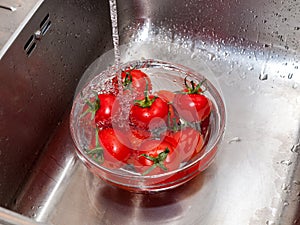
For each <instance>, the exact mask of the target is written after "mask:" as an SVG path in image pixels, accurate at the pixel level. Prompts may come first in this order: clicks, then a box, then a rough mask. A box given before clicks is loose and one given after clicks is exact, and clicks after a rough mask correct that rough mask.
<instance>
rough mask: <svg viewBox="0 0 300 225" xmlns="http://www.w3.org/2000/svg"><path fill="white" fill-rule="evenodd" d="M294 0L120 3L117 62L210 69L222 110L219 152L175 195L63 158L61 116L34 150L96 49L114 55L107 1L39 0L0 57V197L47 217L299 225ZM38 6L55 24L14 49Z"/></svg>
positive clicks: (299, 105)
mask: <svg viewBox="0 0 300 225" xmlns="http://www.w3.org/2000/svg"><path fill="white" fill-rule="evenodd" d="M105 3H106V4H107V5H105ZM58 5H59V6H60V7H57V6H58ZM100 5H101V6H100ZM103 5H105V7H104V6H103ZM278 5H280V7H278ZM170 6H172V7H170ZM103 7H104V8H103ZM299 7H300V5H299V4H298V2H297V1H293V0H288V1H281V2H278V1H271V0H263V1H259V0H255V1H247V0H239V1H198V0H165V1H160V0H152V1H130V0H126V1H125V0H119V1H118V9H119V17H120V18H119V24H120V35H121V44H123V45H122V48H121V57H122V60H124V61H126V60H132V59H140V58H158V59H161V60H166V61H171V62H175V63H180V64H184V65H185V66H187V67H191V68H192V69H194V70H197V71H199V72H200V73H203V74H205V75H206V76H209V78H210V80H214V81H215V83H217V84H218V85H219V87H220V89H221V90H222V93H223V96H224V99H225V103H226V109H227V115H228V123H227V127H226V136H225V138H224V141H223V143H222V146H221V151H220V152H219V154H218V155H217V158H216V160H215V162H214V163H213V164H212V166H211V167H210V168H209V169H208V170H207V171H206V172H205V173H203V174H201V175H200V176H198V177H196V178H195V179H194V180H192V181H190V182H189V183H187V184H186V185H184V186H182V187H179V188H177V189H174V190H172V191H168V192H161V193H156V194H149V195H143V194H134V193H130V192H125V191H122V190H119V189H116V188H114V187H111V186H109V185H106V184H104V183H103V182H102V181H100V180H98V179H96V178H95V177H93V175H91V174H90V173H89V172H88V171H87V170H86V169H85V168H84V167H83V165H82V164H81V163H79V162H78V161H74V164H72V163H71V162H70V161H69V160H71V159H72V157H74V152H73V150H74V149H73V145H72V142H71V139H70V136H69V132H68V129H67V128H68V126H67V121H68V120H67V118H64V119H63V120H64V121H65V122H63V123H62V124H61V126H60V127H59V128H58V129H55V130H54V129H51V133H52V135H51V137H52V138H51V139H50V140H49V142H48V143H49V145H47V146H45V148H43V151H42V150H39V149H37V147H36V146H37V145H36V143H38V142H39V141H40V140H41V138H42V137H45V135H46V133H47V132H46V131H47V130H48V129H49V127H50V125H49V124H52V125H53V124H55V122H53V121H54V120H55V121H56V122H57V121H58V120H60V118H61V115H62V113H63V112H64V111H67V110H69V108H68V107H67V105H68V104H69V103H70V99H71V98H72V97H71V95H72V94H71V93H74V91H75V86H76V84H77V81H78V79H79V78H80V75H81V74H82V73H83V72H84V71H85V68H87V66H88V65H90V64H91V63H92V62H93V61H94V60H95V59H96V58H98V57H99V56H100V57H99V58H98V60H96V61H95V62H94V63H95V65H97V66H96V68H98V69H99V70H104V69H105V68H107V66H109V65H111V63H112V62H113V51H108V52H106V51H107V50H108V49H111V48H112V41H111V39H110V24H109V11H108V2H107V1H104V0H103V1H96V0H95V1H92V0H91V1H58V0H57V1H47V2H45V4H43V7H41V8H40V10H38V12H37V13H36V15H35V16H34V17H32V20H30V19H29V18H31V16H32V15H30V17H28V20H27V21H26V23H27V22H31V23H32V24H30V26H28V27H26V29H25V30H24V31H23V32H20V30H19V32H18V34H20V36H19V37H18V38H17V39H15V38H16V37H17V35H16V36H15V38H14V39H13V40H12V41H11V43H10V44H12V43H13V42H14V40H16V42H14V43H13V45H11V47H10V48H8V47H7V48H6V49H5V52H6V50H8V51H7V54H6V55H5V57H3V59H2V60H1V61H0V71H1V73H0V74H2V76H3V77H1V78H3V79H1V80H3V81H4V82H1V83H0V94H1V96H7V97H6V98H1V100H0V103H1V106H4V107H3V110H2V111H0V117H1V119H2V120H0V121H1V125H2V123H3V125H4V126H1V127H5V128H6V129H5V130H0V131H1V132H2V133H1V134H3V133H4V132H7V131H9V132H10V133H4V134H5V135H4V136H3V137H4V138H2V136H1V139H0V144H1V157H2V158H3V159H5V160H3V161H2V162H1V163H0V166H1V169H3V170H2V171H4V174H5V176H2V177H1V179H3V180H2V182H1V184H2V185H1V186H0V193H2V194H1V195H0V197H1V198H2V202H1V203H5V202H7V201H9V200H13V195H12V190H11V189H12V188H11V187H19V189H20V194H19V196H18V198H17V200H16V204H15V207H11V209H14V210H15V211H17V212H18V213H21V214H23V215H26V216H27V217H31V218H33V219H39V220H41V221H45V222H47V223H49V224H51V223H52V224H55V225H64V224H73V225H76V224H80V225H81V224H88V225H94V224H120V223H121V224H124V225H126V224H138V225H140V224H155V223H156V224H172V225H173V224H189V225H199V224H205V225H241V224H242V225H244V224H245V225H247V224H249V225H263V224H269V225H270V224H275V225H279V224H283V225H294V224H297V223H298V224H299V215H300V213H299V206H300V197H299V193H300V185H299V181H300V174H299V171H300V168H299V146H300V144H299V143H300V140H299V130H300V117H299V112H300V97H299V96H300V72H299V68H300V57H299V51H300V49H299V46H300V42H299V40H300V32H299V30H300V29H298V28H299V21H298V18H299V12H300V10H299ZM67 9H69V10H67ZM76 9H77V11H76ZM79 9H80V10H79ZM18 11H19V10H17V12H18ZM75 12H76V13H75ZM79 12H80V13H79ZM97 12H99V13H97ZM8 13H11V12H8ZM47 13H50V15H51V18H54V20H52V21H54V23H55V26H53V30H52V28H51V32H49V33H48V34H47V36H46V37H45V39H44V40H43V42H41V43H43V45H41V46H40V48H37V49H36V52H35V54H33V55H32V57H29V58H28V57H26V55H25V54H23V55H25V57H24V58H23V56H20V55H18V52H19V50H20V48H21V50H22V48H23V46H24V43H25V42H26V41H27V39H28V37H29V36H30V35H31V34H32V32H33V31H34V30H36V25H39V23H40V21H41V19H43V18H44V17H45V15H47ZM11 14H12V13H11ZM52 16H53V17H52ZM0 18H2V17H1V15H0ZM70 18H72V19H70ZM29 20H30V21H29ZM66 20H67V21H68V23H66ZM0 21H1V22H2V21H3V20H2V19H0ZM6 21H8V20H6ZM95 21H98V22H97V23H95ZM1 22H0V23H1ZM72 22H74V23H72ZM98 23H99V24H98ZM96 24H97V25H96ZM23 25H24V24H23ZM67 25H68V26H67ZM21 27H22V28H23V27H25V26H21ZM68 28H69V29H68ZM66 29H67V30H66ZM99 39H101V40H99ZM7 46H10V45H7ZM98 49H99V50H98ZM104 52H106V53H105V54H104ZM0 55H1V54H0ZM45 58H46V59H47V60H45ZM88 72H89V73H90V74H91V72H92V73H94V74H97V73H98V72H99V71H96V70H94V71H88ZM262 72H263V73H262ZM261 74H263V75H266V74H267V79H260V78H259V77H260V75H261ZM74 77H75V78H74ZM261 78H264V77H261ZM76 79H77V80H76ZM1 84H2V86H1ZM21 90H22V95H20V94H19V93H20V91H21ZM62 90H63V91H62ZM32 93H33V94H32ZM45 99H46V100H45ZM45 101H46V103H47V106H51V107H49V108H51V109H52V113H49V110H48V109H49V108H47V107H45V106H46V105H45V104H43V103H45ZM40 106H43V107H40ZM43 109H47V110H46V111H45V110H44V111H43ZM58 112H59V113H58ZM29 115H31V116H29ZM24 118H25V119H24ZM49 118H51V119H49ZM51 122H52V123H51ZM10 127H12V129H10ZM16 127H17V128H18V129H15V128H16ZM31 128H35V129H31ZM15 130H17V131H18V132H17V133H14V131H15ZM49 132H50V131H49ZM26 134H30V135H28V136H26ZM38 134H40V136H39V135H38ZM26 138H27V139H26ZM25 139H26V140H30V141H29V142H28V143H29V144H28V145H25V144H24V143H27V142H25V141H24V140H25ZM21 144H22V145H21ZM20 146H23V148H22V149H21V147H20ZM24 146H25V147H24ZM2 149H6V150H5V151H4V150H2ZM20 149H21V150H20ZM18 150H20V152H18V154H12V153H14V151H18ZM36 152H38V153H39V154H40V157H39V161H38V162H37V163H36V164H35V162H34V160H32V157H33V156H35V155H34V154H36ZM10 153H11V154H10ZM41 153H43V154H41ZM52 156H53V157H52ZM25 158H26V159H28V160H26V164H28V165H26V164H25V165H24V163H23V162H24V159H25ZM33 165H34V166H33ZM25 166H27V167H26V168H28V167H31V166H33V170H32V171H31V173H29V174H27V175H28V176H27V177H28V179H26V180H25V181H26V185H24V186H21V184H20V183H18V181H19V179H16V177H18V178H20V177H21V178H24V177H25V175H24V174H25V173H24V170H25V169H24V168H25ZM41 168H43V169H41ZM17 169H19V170H17ZM13 171H18V173H17V174H15V173H14V172H13ZM67 171H68V172H67ZM8 177H13V179H8ZM62 177H64V178H62ZM53 190H54V191H55V192H53ZM3 193H5V194H3ZM32 193H34V195H33V194H32ZM52 193H53V194H52ZM54 193H56V194H54ZM49 196H50V197H51V198H48V197H49ZM5 197H7V198H5ZM47 199H50V200H51V201H47ZM33 206H34V207H33ZM13 216H15V215H13ZM16 217H18V216H16ZM3 220H4V219H3ZM22 221H23V220H22ZM24 221H25V220H24Z"/></svg>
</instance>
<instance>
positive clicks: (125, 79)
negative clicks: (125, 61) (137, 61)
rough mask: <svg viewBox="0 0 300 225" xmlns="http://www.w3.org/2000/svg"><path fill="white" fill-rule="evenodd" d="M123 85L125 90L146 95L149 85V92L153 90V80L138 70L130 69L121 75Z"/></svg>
mask: <svg viewBox="0 0 300 225" xmlns="http://www.w3.org/2000/svg"><path fill="white" fill-rule="evenodd" d="M121 76H122V83H123V87H124V88H125V89H129V90H132V91H134V92H139V93H142V94H143V93H144V91H145V90H146V86H147V85H148V87H147V89H148V91H151V90H152V84H151V80H150V78H149V77H148V75H147V74H145V73H144V72H142V71H141V70H137V69H128V70H125V71H123V72H122V73H121Z"/></svg>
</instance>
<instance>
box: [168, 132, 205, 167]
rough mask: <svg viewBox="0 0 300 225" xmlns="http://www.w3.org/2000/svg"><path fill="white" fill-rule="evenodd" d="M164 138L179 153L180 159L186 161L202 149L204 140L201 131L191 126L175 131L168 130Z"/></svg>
mask: <svg viewBox="0 0 300 225" xmlns="http://www.w3.org/2000/svg"><path fill="white" fill-rule="evenodd" d="M164 140H165V141H167V142H169V143H170V144H171V145H172V146H173V147H174V150H175V151H177V152H178V154H179V155H180V158H181V161H182V162H184V161H188V160H190V159H191V158H193V157H194V156H195V155H197V154H198V153H199V152H201V150H202V149H203V145H204V140H203V136H202V135H201V133H200V132H199V131H197V130H195V129H193V128H191V127H185V128H183V129H182V130H179V131H176V132H169V133H168V134H167V135H166V136H165V137H164Z"/></svg>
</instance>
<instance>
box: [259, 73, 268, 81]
mask: <svg viewBox="0 0 300 225" xmlns="http://www.w3.org/2000/svg"><path fill="white" fill-rule="evenodd" d="M259 79H260V80H267V79H268V74H267V73H261V74H260V75H259Z"/></svg>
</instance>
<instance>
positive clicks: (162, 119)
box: [129, 95, 169, 130]
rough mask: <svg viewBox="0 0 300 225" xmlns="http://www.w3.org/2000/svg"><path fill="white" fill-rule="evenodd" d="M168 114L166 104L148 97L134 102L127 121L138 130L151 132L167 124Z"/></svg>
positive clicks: (159, 99) (157, 98) (151, 96)
mask: <svg viewBox="0 0 300 225" xmlns="http://www.w3.org/2000/svg"><path fill="white" fill-rule="evenodd" d="M168 112H169V106H168V103H166V102H165V101H163V100H162V99H161V98H159V97H155V96H153V95H150V96H146V97H145V98H144V99H141V100H137V101H136V103H135V104H134V105H133V106H132V108H131V110H130V114H129V120H130V122H131V124H132V125H133V126H136V127H137V128H139V129H146V130H151V129H154V128H158V127H160V126H162V125H164V124H165V123H166V122H167V119H168Z"/></svg>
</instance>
